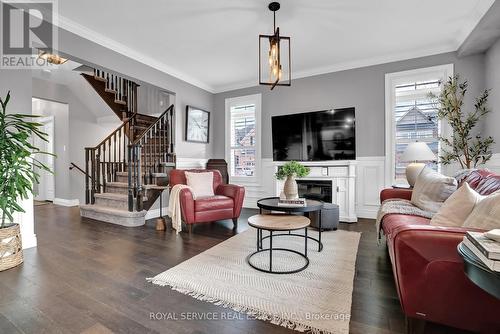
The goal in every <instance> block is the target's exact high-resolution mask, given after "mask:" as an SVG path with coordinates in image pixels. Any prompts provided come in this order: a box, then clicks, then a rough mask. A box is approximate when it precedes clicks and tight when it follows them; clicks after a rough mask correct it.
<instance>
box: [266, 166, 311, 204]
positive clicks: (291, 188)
mask: <svg viewBox="0 0 500 334" xmlns="http://www.w3.org/2000/svg"><path fill="white" fill-rule="evenodd" d="M310 171H311V169H310V168H309V167H306V166H304V165H302V164H300V163H298V162H297V161H290V162H287V163H286V164H284V165H283V166H280V167H278V171H277V172H276V174H274V175H275V177H276V178H277V179H278V180H285V184H284V186H283V193H284V194H285V197H286V199H295V198H297V197H298V189H297V181H296V180H295V178H297V177H304V176H307V175H309V172H310Z"/></svg>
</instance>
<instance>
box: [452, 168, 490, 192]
mask: <svg viewBox="0 0 500 334" xmlns="http://www.w3.org/2000/svg"><path fill="white" fill-rule="evenodd" d="M491 174H492V172H490V171H489V170H487V169H475V170H472V171H471V172H470V173H469V175H467V176H466V177H465V178H464V179H463V180H462V182H460V185H462V184H463V183H464V182H467V183H468V184H469V186H470V187H471V188H472V189H476V188H477V186H478V185H479V183H480V182H481V181H482V180H483V179H484V178H486V177H488V176H489V175H491Z"/></svg>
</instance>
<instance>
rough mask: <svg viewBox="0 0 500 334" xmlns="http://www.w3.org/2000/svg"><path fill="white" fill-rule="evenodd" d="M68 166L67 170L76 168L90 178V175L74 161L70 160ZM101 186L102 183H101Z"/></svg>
mask: <svg viewBox="0 0 500 334" xmlns="http://www.w3.org/2000/svg"><path fill="white" fill-rule="evenodd" d="M69 164H70V166H69V170H73V168H76V169H77V170H78V171H79V172H80V173H82V174H83V175H85V176H86V177H88V178H90V179H92V176H90V175H89V173H87V172H86V171H84V170H83V169H81V168H80V167H79V166H78V165H77V164H75V163H74V162H70V163H69ZM101 186H102V184H101Z"/></svg>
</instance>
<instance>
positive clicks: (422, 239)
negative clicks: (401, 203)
mask: <svg viewBox="0 0 500 334" xmlns="http://www.w3.org/2000/svg"><path fill="white" fill-rule="evenodd" d="M380 198H381V200H386V199H389V198H403V199H410V198H411V190H403V189H385V190H383V191H382V192H381V194H380ZM429 223H430V220H429V219H426V218H421V217H415V216H409V215H401V214H390V215H387V216H385V217H384V219H383V221H382V229H383V231H384V234H385V236H386V240H387V247H388V250H389V256H390V258H391V262H392V268H393V274H394V278H395V281H396V287H397V290H398V295H399V299H400V302H401V307H402V309H403V311H404V313H405V315H406V316H407V317H408V318H409V319H421V320H426V321H431V322H436V323H441V324H445V325H448V326H452V327H457V328H461V329H465V330H470V331H477V332H482V333H483V332H484V333H498V332H500V300H498V299H496V298H495V297H493V296H491V295H489V294H488V293H486V292H485V291H483V290H482V289H481V288H479V287H478V286H476V285H475V284H474V283H472V282H471V281H470V280H469V279H468V278H467V276H466V275H465V274H464V268H463V266H464V264H463V260H462V258H461V257H460V255H459V254H458V252H457V245H458V244H459V243H460V242H461V241H462V239H463V237H464V235H465V231H466V230H465V229H464V228H450V227H438V226H431V225H429ZM469 230H471V229H469Z"/></svg>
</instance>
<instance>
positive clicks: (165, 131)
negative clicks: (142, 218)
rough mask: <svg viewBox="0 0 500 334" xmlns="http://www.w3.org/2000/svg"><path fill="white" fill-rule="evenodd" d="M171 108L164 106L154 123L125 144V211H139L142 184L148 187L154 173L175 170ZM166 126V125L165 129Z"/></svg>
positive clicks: (172, 109)
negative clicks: (126, 165) (126, 206)
mask: <svg viewBox="0 0 500 334" xmlns="http://www.w3.org/2000/svg"><path fill="white" fill-rule="evenodd" d="M173 119H174V105H171V106H170V107H168V109H167V110H165V111H164V112H163V113H162V114H161V115H160V116H159V117H158V118H157V119H156V121H155V122H154V123H152V124H151V125H150V126H149V127H148V128H147V129H146V130H145V131H144V132H143V133H142V134H141V135H140V136H138V137H137V138H136V139H135V140H134V141H133V142H132V143H131V144H130V145H129V149H128V150H129V152H128V157H129V163H128V169H129V170H128V175H129V182H128V187H129V190H128V194H129V210H130V211H133V204H134V198H136V210H138V211H140V210H142V197H143V184H144V185H147V184H151V183H152V181H153V175H154V174H155V173H161V172H165V171H166V170H165V168H172V167H175V162H176V157H175V153H174V140H173V139H174V133H173V132H174V128H173V125H174V124H175V123H174V121H173ZM166 124H168V125H169V126H167V127H165V125H166Z"/></svg>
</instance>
